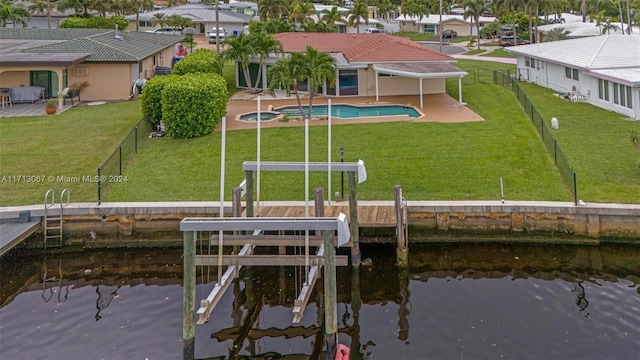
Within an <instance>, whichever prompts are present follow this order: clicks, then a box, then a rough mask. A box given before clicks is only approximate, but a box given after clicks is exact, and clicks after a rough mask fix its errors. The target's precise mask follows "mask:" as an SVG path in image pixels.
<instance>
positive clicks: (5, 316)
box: [0, 244, 640, 360]
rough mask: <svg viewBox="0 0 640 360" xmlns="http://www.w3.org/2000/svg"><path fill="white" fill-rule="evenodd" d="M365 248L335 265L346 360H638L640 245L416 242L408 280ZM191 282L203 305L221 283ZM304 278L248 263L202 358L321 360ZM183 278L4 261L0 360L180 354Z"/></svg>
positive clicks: (110, 259) (143, 267) (199, 346)
mask: <svg viewBox="0 0 640 360" xmlns="http://www.w3.org/2000/svg"><path fill="white" fill-rule="evenodd" d="M341 251H342V250H341ZM362 252H363V258H370V259H371V262H370V265H367V266H363V267H362V269H361V270H360V271H359V272H352V271H351V270H350V269H349V268H339V269H338V283H337V284H338V306H337V310H338V327H339V332H340V333H339V336H338V339H339V342H340V343H342V344H346V345H348V346H349V347H350V348H351V359H502V358H504V359H638V356H639V354H640V247H639V246H628V245H616V246H613V245H612V246H557V245H555V246H542V245H535V246H534V245H492V244H476V245H474V244H464V245H462V244H457V245H455V244H440V245H420V246H412V247H411V249H410V255H409V264H410V267H409V269H408V270H406V271H399V270H398V269H397V268H396V267H395V266H394V262H395V248H394V247H392V246H387V245H363V246H362ZM367 264H369V262H368V261H367ZM197 273H198V280H197V281H198V287H197V296H196V301H198V300H200V299H204V298H205V297H206V296H207V295H208V293H209V292H210V291H211V289H212V288H213V284H214V283H215V280H216V278H217V275H216V269H215V268H198V270H197ZM302 276H303V274H302V271H301V269H298V268H294V267H286V268H264V267H263V268H245V269H244V270H243V272H242V273H241V276H240V278H239V279H238V280H237V281H236V282H235V283H234V284H233V285H232V286H231V287H230V288H229V289H228V290H227V292H226V293H225V295H224V296H223V297H222V299H221V301H220V302H219V304H218V305H217V307H216V308H215V310H214V311H213V313H212V317H211V320H210V321H209V322H208V323H206V324H204V325H198V326H197V328H196V339H195V345H196V357H197V358H199V359H236V358H239V359H292V360H293V359H295V360H297V359H318V358H323V356H324V355H321V352H322V339H323V336H324V334H323V333H322V328H323V325H322V319H323V316H322V310H323V306H322V301H318V299H319V298H320V297H319V296H318V294H321V288H319V285H320V284H321V283H322V281H319V282H318V284H317V286H316V291H314V294H313V295H312V300H311V301H310V303H309V305H308V307H307V309H306V311H305V314H304V317H303V319H302V321H301V322H300V323H299V324H292V322H291V321H292V319H293V315H292V312H291V311H292V306H293V300H294V299H295V298H296V296H297V292H298V290H297V288H299V287H300V285H301V279H302ZM181 282H182V260H181V250H179V249H168V250H160V249H140V250H131V249H117V250H110V251H95V250H92V251H82V250H80V251H77V252H68V253H64V254H59V253H51V252H50V253H44V252H43V251H41V250H39V251H30V252H25V251H23V250H13V251H11V252H9V253H7V254H5V255H4V256H3V257H2V258H0V291H1V293H0V359H3V360H14V359H15V360H19V359H65V360H68V359H82V360H87V359H150V360H151V359H180V358H181V357H182V342H181V341H182V286H181ZM318 290H320V291H318Z"/></svg>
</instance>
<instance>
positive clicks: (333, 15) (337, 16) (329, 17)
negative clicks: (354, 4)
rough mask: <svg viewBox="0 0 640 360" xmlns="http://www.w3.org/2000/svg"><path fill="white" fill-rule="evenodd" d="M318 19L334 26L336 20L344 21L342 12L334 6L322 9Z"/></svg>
mask: <svg viewBox="0 0 640 360" xmlns="http://www.w3.org/2000/svg"><path fill="white" fill-rule="evenodd" d="M320 20H321V21H322V22H323V23H325V24H329V25H333V26H335V25H336V22H344V17H343V16H342V13H341V12H339V11H338V7H337V6H334V7H332V8H331V10H325V11H323V12H322V16H321V17H320Z"/></svg>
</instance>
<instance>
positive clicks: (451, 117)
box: [217, 94, 484, 130]
mask: <svg viewBox="0 0 640 360" xmlns="http://www.w3.org/2000/svg"><path fill="white" fill-rule="evenodd" d="M328 99H332V105H336V104H352V105H411V106H414V107H415V108H416V109H417V110H419V111H420V112H422V113H423V114H424V115H423V116H421V117H419V118H411V117H408V116H385V117H371V118H358V119H337V118H334V121H333V122H332V125H337V124H362V123H363V122H366V123H378V122H389V121H411V122H441V123H443V122H444V123H456V122H468V121H484V119H483V118H482V117H481V116H480V115H478V114H476V113H475V112H473V111H472V110H470V109H469V108H468V107H466V106H464V105H460V104H459V103H458V100H456V99H454V98H452V97H450V96H449V95H447V94H435V95H423V104H424V107H422V108H421V107H420V97H419V96H418V95H406V96H381V97H380V98H379V101H377V102H376V98H375V97H373V96H372V97H364V96H363V97H340V98H328V97H322V96H319V97H314V98H313V105H325V104H327V100H328ZM302 100H303V103H302V105H303V106H305V105H308V102H309V99H308V98H303V99H302ZM463 100H464V99H463ZM287 105H295V106H297V102H296V99H295V98H286V99H273V98H272V97H270V96H269V97H266V98H262V99H261V101H260V109H261V111H269V110H271V109H272V108H277V107H280V106H287ZM256 111H257V100H256V99H252V100H230V101H229V102H228V103H227V130H240V129H255V128H256V126H257V122H254V121H244V120H239V116H240V115H242V114H246V113H251V112H256ZM326 124H327V122H326V121H321V120H311V121H310V122H309V125H310V126H317V125H326ZM303 125H304V122H302V121H287V122H283V121H279V120H278V119H274V120H269V121H262V122H261V127H262V128H270V127H284V126H303ZM220 129H221V125H220V124H219V125H218V129H217V130H220Z"/></svg>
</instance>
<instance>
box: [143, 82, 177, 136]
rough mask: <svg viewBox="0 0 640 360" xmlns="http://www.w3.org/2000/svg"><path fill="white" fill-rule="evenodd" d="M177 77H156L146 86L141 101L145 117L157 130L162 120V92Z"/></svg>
mask: <svg viewBox="0 0 640 360" xmlns="http://www.w3.org/2000/svg"><path fill="white" fill-rule="evenodd" d="M175 77H176V76H175V75H162V76H154V77H152V78H151V79H149V80H147V82H146V83H145V84H144V87H143V91H142V94H141V95H140V99H141V100H142V104H141V106H142V114H143V117H144V118H145V119H146V120H147V121H148V122H149V123H150V124H151V125H153V127H154V128H155V127H156V126H157V125H159V124H160V120H162V90H163V89H164V87H165V85H167V84H168V83H169V82H171V81H172V79H174V78H175Z"/></svg>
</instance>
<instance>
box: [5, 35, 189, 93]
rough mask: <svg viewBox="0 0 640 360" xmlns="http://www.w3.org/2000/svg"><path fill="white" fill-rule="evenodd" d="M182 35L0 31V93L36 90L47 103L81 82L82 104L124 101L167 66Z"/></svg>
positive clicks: (169, 64)
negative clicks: (138, 85)
mask: <svg viewBox="0 0 640 360" xmlns="http://www.w3.org/2000/svg"><path fill="white" fill-rule="evenodd" d="M182 38H183V37H182V35H162V36H157V35H155V34H150V33H145V32H137V31H131V32H127V31H117V30H110V29H106V30H105V29H31V28H0V48H2V50H3V53H2V56H0V87H3V88H12V87H18V86H33V85H35V86H41V87H43V88H45V95H46V97H56V96H57V94H58V93H59V92H61V91H62V90H63V89H64V88H66V87H68V86H70V85H72V84H74V83H80V82H85V81H86V82H87V83H88V84H89V87H87V88H86V89H85V90H83V91H82V94H81V98H82V100H87V101H95V100H124V99H127V98H129V97H130V96H131V94H132V88H133V84H134V83H135V82H136V80H138V79H140V78H149V77H151V76H153V75H154V71H155V68H156V66H164V67H170V66H171V65H172V60H173V55H174V53H175V46H176V44H178V43H179V42H180V41H181V40H182Z"/></svg>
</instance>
